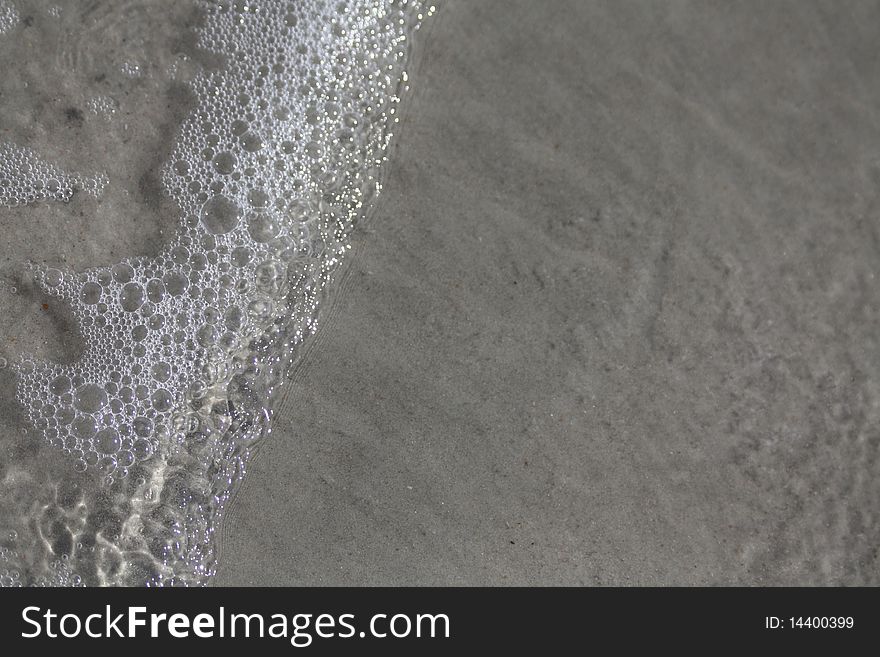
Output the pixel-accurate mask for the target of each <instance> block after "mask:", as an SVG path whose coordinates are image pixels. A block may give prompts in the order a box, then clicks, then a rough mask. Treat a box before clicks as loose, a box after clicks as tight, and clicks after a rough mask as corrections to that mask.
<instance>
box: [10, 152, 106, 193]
mask: <svg viewBox="0 0 880 657" xmlns="http://www.w3.org/2000/svg"><path fill="white" fill-rule="evenodd" d="M106 185H107V175H106V174H104V173H99V174H95V175H93V176H84V175H82V174H79V173H70V172H67V171H64V170H62V169H61V168H60V167H58V166H56V165H54V164H52V163H51V162H48V161H46V160H44V159H42V158H41V157H40V156H38V155H37V154H36V153H34V152H33V151H32V150H31V149H29V148H23V147H21V146H16V145H15V144H12V143H10V142H0V205H2V206H5V207H7V208H14V207H17V206H20V205H27V204H29V203H35V202H37V201H45V200H48V201H63V202H65V203H66V202H67V201H69V200H70V198H71V197H72V196H73V194H74V192H75V191H84V192H86V193H87V194H90V195H92V196H100V195H101V192H102V191H103V190H104V187H106Z"/></svg>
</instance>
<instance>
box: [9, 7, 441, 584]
mask: <svg viewBox="0 0 880 657" xmlns="http://www.w3.org/2000/svg"><path fill="white" fill-rule="evenodd" d="M199 5H200V6H201V7H202V8H203V10H204V20H203V22H202V23H201V25H200V26H199V27H198V28H197V29H198V37H199V46H200V47H201V48H203V49H204V50H207V51H209V52H211V53H213V54H215V55H217V56H219V57H220V58H222V64H221V65H220V66H219V67H218V68H217V69H216V70H206V71H202V72H201V73H199V74H198V75H197V76H196V77H195V78H194V80H193V81H192V82H191V86H192V91H193V93H194V95H195V98H196V105H195V109H194V110H193V111H192V113H191V114H190V115H189V116H188V117H187V118H186V119H185V121H184V123H183V125H182V126H181V127H180V130H179V132H178V136H177V139H176V142H175V145H174V148H173V150H172V152H171V156H170V158H169V159H168V161H167V162H166V164H165V166H164V169H163V171H162V183H163V186H164V189H165V191H166V192H167V194H168V195H169V196H170V197H171V198H172V199H173V201H174V202H175V204H176V207H177V208H178V209H179V217H180V221H179V229H178V230H177V232H176V234H175V236H174V237H173V239H172V240H171V241H170V243H169V244H168V245H167V246H166V247H165V248H164V249H162V250H161V252H160V253H159V254H158V255H157V256H155V257H132V258H128V259H126V260H123V261H121V262H118V263H117V264H115V265H113V266H110V267H101V268H95V269H90V270H86V271H68V270H64V269H60V268H50V267H46V266H43V265H39V266H38V265H34V266H33V267H32V273H33V276H34V279H35V280H36V282H37V284H38V285H39V286H41V287H42V288H43V289H44V290H45V291H46V292H47V293H49V294H50V295H54V296H56V297H58V298H59V299H61V300H63V301H64V302H65V303H66V304H67V305H69V307H70V308H71V309H72V312H73V315H74V317H75V319H76V323H77V325H78V326H79V328H80V330H81V333H82V336H83V340H84V345H85V347H84V351H83V353H82V356H81V358H79V359H78V360H77V361H76V362H74V363H72V364H58V363H51V362H45V361H42V360H39V359H37V358H34V357H32V356H29V355H24V356H22V357H21V358H20V360H19V361H18V362H17V363H16V364H15V370H16V372H17V374H18V388H17V390H18V392H17V395H18V400H19V401H20V403H21V404H22V406H23V408H24V409H25V412H26V415H27V418H28V420H29V422H30V423H31V424H32V425H33V427H34V428H35V429H36V430H37V431H38V432H39V433H41V434H42V436H43V439H44V440H45V441H48V443H50V444H51V445H52V446H54V447H55V448H57V450H60V452H62V453H63V454H64V455H66V457H67V460H68V462H69V464H70V467H71V468H73V469H75V470H77V471H79V472H81V473H82V476H84V477H91V480H92V481H93V482H94V488H93V490H90V491H89V492H88V493H86V494H85V495H84V496H83V497H82V499H81V500H80V501H79V502H78V503H77V509H78V512H77V514H74V515H75V516H76V520H75V521H73V520H65V518H66V517H67V516H64V515H63V514H62V515H60V516H59V520H58V521H57V522H61V523H62V524H63V525H64V527H62V529H63V531H64V532H68V533H69V535H70V537H71V539H70V540H69V541H68V542H67V543H64V544H63V545H64V547H62V548H52V547H51V542H49V543H50V548H48V550H47V551H48V553H49V554H47V557H46V563H47V564H51V567H49V566H47V567H46V568H44V569H43V571H42V572H41V571H40V569H39V568H35V567H34V566H33V565H32V564H31V565H30V566H28V567H23V566H22V565H21V562H22V560H23V557H24V556H25V555H23V554H22V553H21V550H18V551H16V548H15V546H13V547H7V548H4V549H3V552H2V553H0V584H13V585H16V584H31V583H46V584H76V583H88V584H105V585H106V584H127V585H131V584H135V585H138V584H146V585H199V584H205V583H207V582H209V581H210V578H211V576H212V575H213V574H214V572H215V568H216V554H217V530H218V526H219V522H220V519H221V517H222V514H223V510H224V508H225V507H226V505H227V503H228V501H229V500H230V497H231V495H232V494H233V493H234V491H235V490H236V486H237V485H238V482H240V481H241V479H242V477H244V475H245V469H246V464H247V461H248V457H249V455H250V453H251V450H252V449H253V446H254V445H255V444H256V443H257V442H258V441H259V440H260V439H261V438H262V437H264V436H265V435H266V434H267V432H268V431H269V429H270V426H271V419H272V408H273V404H274V400H275V399H276V398H277V395H278V391H279V389H280V388H281V387H282V386H283V384H284V382H285V380H286V379H287V378H288V377H289V375H290V372H291V371H292V369H293V368H294V367H295V366H296V362H297V358H298V357H299V355H300V351H301V349H300V345H301V344H302V343H303V341H304V340H306V339H307V338H308V337H309V336H310V335H311V334H313V333H314V332H315V330H316V328H317V325H318V318H319V307H320V306H321V303H322V300H323V299H324V297H325V296H326V294H327V284H328V283H329V282H330V281H331V278H332V275H333V273H334V271H335V270H336V269H337V267H338V266H339V264H340V261H341V259H342V258H343V257H344V255H345V253H346V252H347V251H348V250H349V249H350V248H351V244H350V238H351V234H352V230H353V228H354V227H355V226H356V225H357V223H358V222H359V221H360V220H361V219H362V218H363V217H364V215H365V213H366V212H367V211H368V209H369V208H370V206H371V203H372V201H373V199H374V198H375V197H376V195H377V194H378V193H379V191H380V189H381V172H382V168H383V166H384V164H385V161H386V159H387V151H388V146H389V143H390V139H391V137H392V131H393V127H394V125H395V124H396V123H397V122H398V119H399V114H400V102H401V96H402V94H403V93H404V92H405V91H406V89H407V85H408V76H407V66H408V62H409V58H410V51H411V42H412V38H413V35H414V33H415V32H416V31H417V30H418V29H419V26H420V24H421V22H422V20H423V19H424V18H426V17H427V16H429V15H430V14H432V13H433V12H434V7H433V6H431V5H427V4H424V3H422V2H417V1H406V0H400V1H394V0H347V1H335V2H320V1H315V0H304V1H301V2H289V1H283V0H262V1H255V2H245V1H243V0H236V1H229V2H200V3H199ZM13 164H14V162H13ZM7 169H9V170H10V171H12V173H10V172H9V171H7ZM3 172H4V175H5V176H6V177H7V178H8V179H9V180H10V181H11V183H12V186H13V187H15V186H16V185H18V187H22V186H23V185H24V183H25V182H27V180H29V179H27V178H26V177H25V175H24V173H23V172H21V171H19V172H18V173H17V174H16V173H15V167H14V166H11V165H9V163H7V165H6V166H5V168H4V169H3ZM60 176H61V174H60V173H59V172H55V173H54V177H53V178H52V180H54V181H56V182H60V183H61V187H62V188H64V189H67V187H65V184H73V183H70V182H69V181H68V183H64V181H65V180H67V179H66V178H63V177H60ZM77 180H79V179H77ZM74 182H76V181H74ZM54 187H55V186H54V183H53V186H52V188H53V189H54ZM41 189H48V188H47V187H45V186H43V187H41ZM32 197H33V195H31V196H30V197H27V198H28V199H30V198H32ZM267 503H268V502H267ZM70 517H73V516H70ZM65 523H66V524H65ZM59 550H64V551H65V553H64V554H57V553H56V552H57V551H59ZM4 573H5V574H4Z"/></svg>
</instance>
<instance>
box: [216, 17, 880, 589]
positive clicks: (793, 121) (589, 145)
mask: <svg viewBox="0 0 880 657" xmlns="http://www.w3.org/2000/svg"><path fill="white" fill-rule="evenodd" d="M878 26H880V11H878V6H877V4H876V3H866V2H851V3H827V2H810V3H806V2H797V3H795V2H776V3H761V2H748V3H739V4H736V5H731V4H730V3H724V2H716V3H705V2H693V3H690V2H671V3H651V2H616V1H615V2H578V1H574V0H570V1H565V0H557V1H554V2H547V3H544V2H541V3H536V2H528V1H516V2H511V1H510V0H504V1H501V0H493V1H487V2H479V3H468V2H455V3H448V4H446V5H445V6H443V7H442V10H441V13H440V15H439V18H438V19H437V22H436V25H435V26H434V28H433V29H432V32H431V34H430V38H429V42H428V44H427V49H426V51H425V53H424V57H423V58H422V60H421V65H420V66H419V68H418V70H417V71H416V72H415V75H414V88H415V96H414V98H412V99H411V105H410V107H409V110H408V114H407V118H406V121H405V122H404V125H403V127H402V128H401V130H400V132H399V139H398V141H397V146H396V150H395V152H394V155H393V158H392V161H391V166H390V176H389V179H388V181H387V186H386V189H385V191H384V195H383V197H382V199H381V202H380V206H379V207H378V209H377V212H376V214H375V216H374V218H373V220H372V221H371V223H370V224H369V225H368V227H367V228H366V229H365V230H363V231H361V233H360V235H359V236H358V238H357V240H356V241H357V244H358V249H357V253H356V254H355V256H354V257H353V258H351V259H350V261H349V264H348V266H347V271H346V277H345V280H344V284H343V285H342V286H341V287H342V289H341V290H340V289H337V293H336V302H335V304H334V306H333V310H332V312H331V313H329V316H325V317H324V323H323V326H322V328H321V329H320V330H319V336H318V338H317V340H316V342H315V344H314V345H313V348H312V349H311V351H310V353H309V356H308V357H307V358H306V360H305V362H304V364H303V365H302V367H301V368H300V369H299V371H298V373H297V375H296V378H295V380H294V381H293V382H292V384H291V386H290V388H289V390H288V393H287V395H286V398H285V401H284V403H283V405H282V407H281V408H280V411H279V413H278V414H277V417H276V423H275V429H274V433H273V435H272V436H271V438H270V439H269V440H268V441H267V442H266V443H265V444H264V445H263V447H262V448H261V450H260V451H259V453H258V454H257V456H256V457H255V458H254V459H253V461H252V462H251V464H250V471H249V474H248V477H247V478H246V480H245V482H244V485H243V488H242V490H241V491H240V494H239V495H238V497H237V498H236V500H235V501H234V503H233V507H232V510H231V512H230V515H229V517H228V520H227V522H226V524H225V526H224V535H223V541H222V555H221V565H220V572H219V575H218V577H217V583H218V584H263V585H275V584H278V585H281V584H307V585H309V584H333V585H336V584H339V585H346V584H389V585H427V584H441V585H445V584H463V585H469V584H587V585H593V584H606V585H621V584H649V585H655V584H657V585H662V584H684V585H692V584H747V585H775V584H796V585H801V584H876V583H877V582H878V574H880V570H878V563H877V550H876V546H877V544H878V539H880V524H878V509H880V476H878V475H880V461H878V444H880V423H878V420H880V367H878V366H880V349H878V335H880V333H878V331H877V328H878V324H877V322H878V316H880V292H878V288H877V286H876V284H875V280H874V277H875V270H876V268H877V263H878V262H880V259H878V258H880V241H878V236H880V232H878V231H880V227H878V222H880V203H878V195H877V190H878V187H880V151H878V144H880V134H878V132H880V58H878V57H877V56H876V55H877V45H876V44H877V39H878V36H880V35H878V29H880V28H878Z"/></svg>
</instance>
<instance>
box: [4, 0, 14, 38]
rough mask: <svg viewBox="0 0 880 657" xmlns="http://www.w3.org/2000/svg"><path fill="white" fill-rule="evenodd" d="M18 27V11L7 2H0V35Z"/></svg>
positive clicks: (7, 0)
mask: <svg viewBox="0 0 880 657" xmlns="http://www.w3.org/2000/svg"><path fill="white" fill-rule="evenodd" d="M16 25H18V10H16V8H15V5H14V4H12V3H11V2H10V1H9V0H0V35H2V34H4V33H6V32H9V31H10V30H11V29H12V28H14V27H15V26H16Z"/></svg>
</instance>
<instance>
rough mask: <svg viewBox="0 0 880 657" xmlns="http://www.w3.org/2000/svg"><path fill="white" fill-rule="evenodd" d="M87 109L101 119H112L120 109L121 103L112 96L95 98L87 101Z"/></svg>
mask: <svg viewBox="0 0 880 657" xmlns="http://www.w3.org/2000/svg"><path fill="white" fill-rule="evenodd" d="M86 109H88V111H89V112H90V113H91V114H93V115H95V116H97V117H99V118H101V119H105V120H107V119H110V118H112V117H113V115H114V114H116V110H118V109H119V103H118V102H116V100H114V99H113V98H112V97H110V96H93V97H91V98H89V99H88V100H87V101H86Z"/></svg>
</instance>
